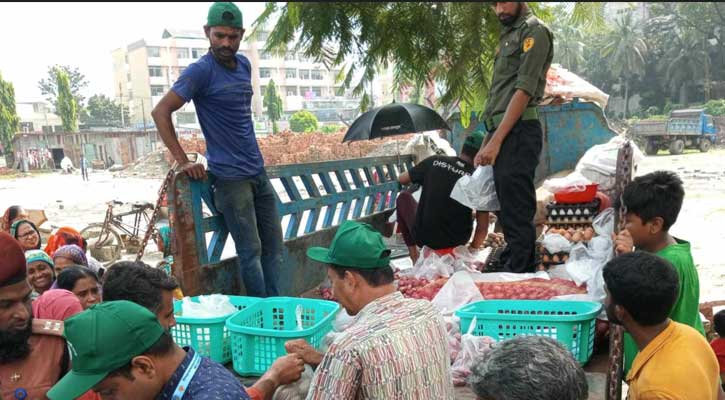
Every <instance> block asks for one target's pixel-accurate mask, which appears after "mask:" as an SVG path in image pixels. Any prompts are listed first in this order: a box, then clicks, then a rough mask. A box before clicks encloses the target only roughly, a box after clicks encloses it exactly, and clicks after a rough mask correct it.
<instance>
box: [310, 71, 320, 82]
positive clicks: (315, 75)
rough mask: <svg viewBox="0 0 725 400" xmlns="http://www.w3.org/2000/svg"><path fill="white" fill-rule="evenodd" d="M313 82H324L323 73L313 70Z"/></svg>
mask: <svg viewBox="0 0 725 400" xmlns="http://www.w3.org/2000/svg"><path fill="white" fill-rule="evenodd" d="M312 80H314V81H321V80H322V71H320V70H318V69H315V70H312Z"/></svg>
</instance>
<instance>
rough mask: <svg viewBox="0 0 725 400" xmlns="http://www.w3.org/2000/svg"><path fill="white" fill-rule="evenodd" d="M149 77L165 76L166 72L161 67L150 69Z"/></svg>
mask: <svg viewBox="0 0 725 400" xmlns="http://www.w3.org/2000/svg"><path fill="white" fill-rule="evenodd" d="M149 76H160V77H163V76H164V70H163V69H161V67H149Z"/></svg>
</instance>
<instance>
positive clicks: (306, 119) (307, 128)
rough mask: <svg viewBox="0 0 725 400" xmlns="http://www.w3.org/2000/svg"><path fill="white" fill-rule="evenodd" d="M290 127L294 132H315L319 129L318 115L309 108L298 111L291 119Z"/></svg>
mask: <svg viewBox="0 0 725 400" xmlns="http://www.w3.org/2000/svg"><path fill="white" fill-rule="evenodd" d="M289 128H290V130H291V131H292V132H314V131H316V130H317V117H315V114H313V113H311V112H309V111H307V110H300V111H297V112H296V113H294V114H292V117H290V119H289Z"/></svg>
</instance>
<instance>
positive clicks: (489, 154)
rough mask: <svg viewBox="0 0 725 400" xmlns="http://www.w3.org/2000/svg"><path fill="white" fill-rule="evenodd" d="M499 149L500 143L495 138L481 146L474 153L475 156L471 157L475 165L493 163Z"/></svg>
mask: <svg viewBox="0 0 725 400" xmlns="http://www.w3.org/2000/svg"><path fill="white" fill-rule="evenodd" d="M500 150H501V144H500V143H499V142H498V141H496V140H490V141H489V142H488V143H487V144H486V145H485V146H483V147H482V148H481V150H479V151H478V153H477V154H476V158H474V159H473V164H474V165H475V166H479V165H494V164H495V163H496V157H498V152H499V151H500Z"/></svg>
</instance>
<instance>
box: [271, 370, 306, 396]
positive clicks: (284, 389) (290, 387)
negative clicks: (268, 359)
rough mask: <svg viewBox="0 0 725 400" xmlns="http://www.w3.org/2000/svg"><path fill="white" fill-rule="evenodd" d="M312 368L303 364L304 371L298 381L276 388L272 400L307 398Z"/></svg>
mask: <svg viewBox="0 0 725 400" xmlns="http://www.w3.org/2000/svg"><path fill="white" fill-rule="evenodd" d="M313 374H314V372H313V371H312V367H310V366H309V365H307V364H305V370H304V371H302V376H301V377H300V379H299V380H297V381H295V382H292V383H288V384H286V385H282V386H280V387H278V388H277V390H276V391H275V392H274V396H272V400H304V399H306V398H307V392H309V390H310V384H312V375H313Z"/></svg>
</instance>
